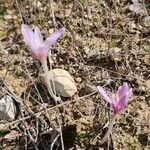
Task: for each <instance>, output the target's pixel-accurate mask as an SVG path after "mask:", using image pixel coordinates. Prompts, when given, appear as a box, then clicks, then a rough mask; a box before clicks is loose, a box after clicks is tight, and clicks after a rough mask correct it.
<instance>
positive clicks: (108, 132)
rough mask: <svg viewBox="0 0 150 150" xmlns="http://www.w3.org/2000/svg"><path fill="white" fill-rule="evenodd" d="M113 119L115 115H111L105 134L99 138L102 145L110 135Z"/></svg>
mask: <svg viewBox="0 0 150 150" xmlns="http://www.w3.org/2000/svg"><path fill="white" fill-rule="evenodd" d="M115 119H116V115H113V116H112V119H111V121H110V123H109V127H108V130H107V132H106V134H105V136H104V137H103V139H102V140H101V142H100V145H102V144H103V143H104V142H105V141H106V140H107V138H108V136H109V135H110V133H111V131H112V128H113V125H114V122H115Z"/></svg>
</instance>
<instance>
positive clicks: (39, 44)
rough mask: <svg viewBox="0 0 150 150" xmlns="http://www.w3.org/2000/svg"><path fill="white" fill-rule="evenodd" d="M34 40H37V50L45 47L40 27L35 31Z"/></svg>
mask: <svg viewBox="0 0 150 150" xmlns="http://www.w3.org/2000/svg"><path fill="white" fill-rule="evenodd" d="M34 40H35V46H36V49H38V48H40V47H42V46H43V45H44V41H43V37H42V34H41V32H40V30H39V28H38V27H36V28H35V30H34Z"/></svg>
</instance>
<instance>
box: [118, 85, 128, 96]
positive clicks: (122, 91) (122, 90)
mask: <svg viewBox="0 0 150 150" xmlns="http://www.w3.org/2000/svg"><path fill="white" fill-rule="evenodd" d="M128 92H129V87H128V85H127V83H124V84H123V85H122V86H120V87H119V88H118V91H117V94H118V95H119V97H123V96H124V95H125V94H126V93H128Z"/></svg>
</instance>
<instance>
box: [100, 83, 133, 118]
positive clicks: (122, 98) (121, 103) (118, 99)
mask: <svg viewBox="0 0 150 150" xmlns="http://www.w3.org/2000/svg"><path fill="white" fill-rule="evenodd" d="M98 90H99V92H100V94H101V95H102V96H103V98H104V99H105V100H106V101H107V102H108V103H109V104H110V106H111V108H112V109H113V111H114V115H116V114H118V113H119V112H120V111H121V110H122V109H123V108H124V107H125V106H126V105H127V103H128V101H129V98H130V97H131V96H132V89H130V88H129V87H128V85H127V83H124V84H123V85H122V86H120V87H119V88H118V91H117V93H116V94H113V95H112V96H108V95H107V93H106V91H105V89H103V88H102V87H100V86H98Z"/></svg>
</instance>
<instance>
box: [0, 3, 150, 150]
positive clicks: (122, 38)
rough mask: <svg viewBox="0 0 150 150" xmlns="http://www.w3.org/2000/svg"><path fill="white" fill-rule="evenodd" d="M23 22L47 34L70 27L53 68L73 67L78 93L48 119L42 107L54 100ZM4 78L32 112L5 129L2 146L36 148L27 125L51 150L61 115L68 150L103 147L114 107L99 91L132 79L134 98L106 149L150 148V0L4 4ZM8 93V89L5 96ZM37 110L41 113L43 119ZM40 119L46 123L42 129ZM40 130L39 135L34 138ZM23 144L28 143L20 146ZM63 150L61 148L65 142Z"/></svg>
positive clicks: (51, 109)
mask: <svg viewBox="0 0 150 150" xmlns="http://www.w3.org/2000/svg"><path fill="white" fill-rule="evenodd" d="M53 11H54V16H53V15H52V14H53V13H52V12H53ZM22 23H25V24H28V25H29V26H30V27H32V28H34V27H36V26H38V27H39V28H40V30H41V32H42V34H43V36H44V37H47V36H48V35H49V34H51V33H52V32H53V30H54V29H57V28H60V27H62V26H63V27H65V28H66V31H65V34H64V35H63V36H62V37H61V38H60V40H59V41H58V42H57V43H56V44H55V46H53V48H52V59H53V68H62V69H66V70H67V71H68V72H69V73H70V74H71V75H72V77H73V78H74V80H75V82H76V85H77V89H78V92H77V93H76V94H75V96H74V97H72V98H63V100H64V102H63V103H62V104H59V105H58V106H54V105H53V104H51V105H50V106H48V107H47V109H48V115H46V114H45V111H42V109H41V108H40V105H39V103H38V102H37V101H40V96H41V97H42V99H44V102H46V101H47V99H48V97H49V96H48V94H47V92H46V88H45V87H44V86H43V85H42V84H41V83H39V82H38V73H39V68H38V67H37V65H36V60H35V59H33V57H32V56H31V53H30V52H29V50H28V48H27V46H26V45H25V43H24V42H23V37H22V35H21V30H20V28H21V24H22ZM0 80H1V82H2V84H1V88H2V87H3V88H4V87H5V89H7V90H6V91H11V92H12V91H13V92H14V94H15V95H16V96H18V97H19V98H20V99H21V101H22V103H23V105H24V110H26V111H27V110H28V111H29V110H30V111H31V112H28V113H24V119H23V120H22V122H19V121H18V118H22V117H20V116H19V117H17V118H16V120H14V121H13V122H11V123H12V124H10V122H7V123H8V124H9V125H11V127H9V130H7V131H3V130H2V131H0V139H1V142H0V147H1V149H12V148H14V149H25V148H26V149H34V148H33V147H34V145H33V144H32V142H31V141H32V140H31V139H30V138H31V137H30V136H29V134H28V130H27V129H26V130H25V128H27V127H28V128H29V130H33V131H32V132H31V133H33V135H32V136H33V137H34V138H35V139H36V138H38V140H37V141H38V142H37V143H38V146H39V149H44V148H45V149H46V148H47V149H48V148H49V145H50V144H51V142H52V141H50V140H49V139H50V134H48V133H50V131H49V130H50V129H51V128H53V126H54V127H55V128H58V127H59V126H58V122H57V121H55V120H56V118H57V117H60V118H61V119H60V120H61V123H62V127H63V135H64V144H65V149H101V148H99V147H100V146H99V141H100V140H101V138H102V136H103V135H104V132H105V129H106V128H104V126H105V125H106V124H107V122H108V121H109V116H110V110H109V107H107V104H106V103H105V101H104V100H103V99H101V98H100V95H99V94H98V92H96V91H95V87H96V86H97V85H101V86H105V88H106V89H107V90H108V91H110V92H114V91H115V90H116V89H117V88H118V86H120V85H121V84H122V83H123V82H127V83H128V84H129V86H130V87H131V88H132V89H133V97H132V98H131V100H130V102H129V105H128V107H127V108H126V109H125V110H124V111H123V112H122V113H121V115H119V116H118V119H117V120H116V123H115V126H114V128H113V133H112V135H111V140H110V141H109V142H107V143H106V145H105V146H103V147H102V149H108V148H109V149H117V150H120V149H124V150H128V149H130V150H150V3H149V1H148V0H139V1H135V0H132V1H131V0H117V1H115V0H114V1H113V0H112V1H111V0H108V1H106V0H73V1H72V0H55V1H54V2H53V1H52V0H43V1H36V0H30V1H28V0H22V1H19V0H14V1H11V0H1V1H0ZM3 82H5V83H7V85H4V83H3ZM8 87H9V90H8ZM5 93H6V92H4V91H3V90H1V92H0V96H3V95H4V94H5ZM91 93H93V94H91ZM89 94H91V95H89ZM39 95H40V96H39ZM79 97H82V98H79ZM44 102H43V103H44ZM58 110H59V113H58ZM32 113H33V114H36V115H39V118H40V121H41V122H40V121H36V119H35V116H34V115H33V114H32ZM26 117H30V118H27V119H25V118H26ZM42 120H43V121H42ZM1 122H2V123H3V120H2V121H1ZM37 122H38V123H39V124H44V126H42V125H37V126H36V125H35V124H36V123H37ZM2 123H1V124H2ZM3 124H4V123H3ZM26 124H27V125H26ZM49 124H51V125H49ZM37 127H38V129H37ZM12 130H13V131H14V130H15V131H17V136H15V138H13V139H6V138H5V135H7V134H8V133H9V132H10V131H12ZM36 131H38V132H39V133H40V134H36V135H35V132H36ZM37 135H38V136H37ZM22 141H23V142H25V145H22V144H20V143H21V142H22ZM22 146H23V148H22ZM56 149H61V148H60V140H58V141H57V144H56Z"/></svg>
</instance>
